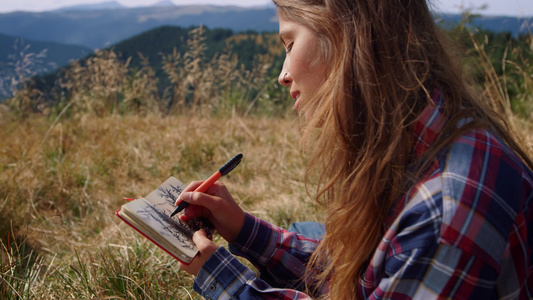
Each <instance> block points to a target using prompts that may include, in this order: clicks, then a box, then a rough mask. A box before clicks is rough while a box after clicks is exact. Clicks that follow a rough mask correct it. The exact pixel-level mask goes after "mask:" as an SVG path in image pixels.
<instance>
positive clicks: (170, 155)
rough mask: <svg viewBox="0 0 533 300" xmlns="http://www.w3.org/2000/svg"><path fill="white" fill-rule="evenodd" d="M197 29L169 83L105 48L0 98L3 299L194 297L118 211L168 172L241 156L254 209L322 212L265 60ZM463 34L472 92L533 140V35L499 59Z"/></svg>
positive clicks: (167, 65) (204, 172) (241, 194)
mask: <svg viewBox="0 0 533 300" xmlns="http://www.w3.org/2000/svg"><path fill="white" fill-rule="evenodd" d="M196 33H197V34H196V35H193V37H192V38H191V40H189V41H188V43H189V50H188V51H187V53H186V54H185V55H179V54H177V53H175V52H174V53H169V54H164V57H163V59H162V61H163V66H162V69H163V70H164V71H165V72H166V76H167V77H168V82H169V84H168V86H167V87H166V88H165V90H164V91H162V92H161V91H159V89H158V85H157V79H156V77H155V74H154V71H153V69H152V68H151V67H150V65H149V64H148V63H146V64H145V65H144V67H142V68H137V69H132V68H130V67H129V65H128V61H121V60H119V59H118V58H117V56H116V55H115V53H113V51H111V50H107V51H101V52H98V53H97V54H96V55H95V56H94V57H92V58H91V59H89V60H88V61H86V62H83V63H81V62H74V63H72V65H71V67H70V69H69V70H68V71H67V72H65V73H63V74H62V77H61V78H58V83H57V86H58V90H57V91H56V92H55V93H53V94H52V95H53V96H54V98H53V101H50V99H47V98H46V97H44V96H43V95H44V93H43V92H42V91H39V90H38V89H36V88H35V87H34V86H33V85H31V81H26V80H25V78H19V82H18V83H19V85H17V87H18V88H17V89H16V90H15V93H14V95H13V97H12V98H11V99H9V100H8V101H6V102H5V103H4V104H1V105H0V128H2V129H1V130H0V140H1V141H2V142H1V145H0V214H1V215H2V219H0V248H1V249H0V255H1V257H0V299H169V298H174V299H200V297H199V295H197V294H196V293H195V292H193V291H192V280H193V278H192V277H191V276H189V275H187V274H186V273H185V272H182V271H180V270H179V269H178V268H177V264H176V262H175V260H174V259H173V258H171V257H170V256H169V255H167V254H166V253H165V252H163V251H162V250H160V249H159V248H157V247H156V246H154V245H153V244H151V243H150V242H148V241H147V240H146V239H145V238H144V237H142V236H140V235H139V234H137V233H136V232H135V231H134V230H133V229H131V228H130V227H128V226H127V225H126V224H123V223H122V222H121V221H120V220H119V219H118V218H117V217H116V216H115V215H114V213H115V211H116V210H117V209H119V208H120V206H121V205H122V204H123V203H124V201H125V200H124V199H125V198H134V197H137V196H142V195H146V194H147V193H149V192H150V191H152V190H153V189H154V188H156V187H157V186H158V185H159V184H160V183H161V182H163V181H164V180H165V179H166V178H168V177H169V176H175V177H177V178H179V179H180V180H181V181H183V182H189V181H192V180H198V179H203V178H206V177H207V176H209V175H210V174H211V173H212V172H213V171H214V170H216V169H218V167H219V166H220V164H221V163H224V162H225V161H227V159H228V158H230V157H233V156H234V155H235V154H237V153H243V154H244V159H243V161H242V163H241V164H240V165H239V166H238V168H237V169H235V171H233V172H232V173H230V174H229V175H228V176H227V177H225V178H223V182H224V183H225V184H226V185H227V186H228V188H229V189H230V190H231V191H232V193H233V195H234V196H235V199H236V200H237V202H238V203H239V204H241V205H242V206H243V208H244V209H245V210H246V211H249V212H251V213H253V214H255V215H257V216H259V217H261V218H263V219H265V220H267V221H270V222H273V223H275V224H278V225H280V226H282V227H288V226H289V224H290V223H291V222H296V221H302V220H316V221H320V220H322V218H323V216H322V215H321V214H320V209H318V208H317V207H316V205H315V204H314V203H313V201H312V195H310V193H312V191H313V189H312V187H311V186H309V187H308V190H309V191H307V190H306V186H305V185H304V182H303V177H304V171H305V155H304V154H303V153H302V151H301V150H300V147H299V144H298V140H299V134H300V126H301V120H299V117H298V116H297V114H296V113H295V112H294V111H293V110H292V108H291V107H292V104H293V103H292V100H290V99H289V97H288V95H286V94H287V91H286V90H284V89H282V88H280V87H279V86H278V84H277V82H276V78H275V76H273V75H272V74H271V72H269V66H270V65H269V60H270V57H268V56H262V57H257V65H256V66H254V68H253V69H252V70H251V71H244V70H243V69H242V68H240V66H239V65H238V64H237V63H236V60H235V59H234V57H232V56H231V55H229V54H221V55H220V56H218V57H217V58H216V59H213V60H212V61H210V62H207V63H204V62H203V61H202V60H201V59H200V58H201V57H202V54H203V51H205V47H206V45H205V44H203V43H202V33H201V29H198V32H196ZM466 37H468V38H469V41H470V42H471V43H472V44H471V46H472V47H471V49H470V51H471V52H470V54H471V55H470V56H469V61H468V62H469V63H472V62H474V63H475V65H476V66H478V67H479V68H478V69H476V70H475V72H476V74H477V75H478V77H479V79H480V80H479V86H478V88H479V89H480V91H481V92H483V93H484V94H485V96H486V97H497V98H498V99H500V102H501V103H503V105H502V107H501V108H500V109H501V112H502V113H504V114H507V115H508V116H509V118H510V119H511V120H513V123H512V124H510V125H512V126H515V128H516V130H518V131H520V132H521V133H522V134H523V135H524V137H525V140H524V142H525V143H526V144H527V145H528V146H531V144H532V143H531V134H530V132H531V129H530V128H531V123H530V119H531V113H532V111H533V110H532V109H531V107H532V104H533V61H532V59H533V54H532V53H533V39H532V37H531V35H528V36H527V37H525V40H526V41H528V43H529V44H526V46H523V45H520V47H517V46H515V45H513V44H511V43H509V44H506V45H505V51H504V52H503V54H502V55H501V57H499V58H498V57H496V58H495V57H494V56H493V55H492V52H491V49H492V48H494V45H492V44H491V43H490V42H489V40H488V39H479V36H474V35H470V34H468V33H467V34H466ZM141 58H142V56H141ZM496 64H498V65H501V64H503V65H504V66H505V67H504V68H503V73H501V72H499V71H498V70H496V69H497V68H495V65H496ZM215 240H217V241H218V242H220V244H221V245H224V243H223V241H221V240H220V238H217V237H215Z"/></svg>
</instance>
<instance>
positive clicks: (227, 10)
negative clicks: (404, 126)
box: [0, 0, 533, 49]
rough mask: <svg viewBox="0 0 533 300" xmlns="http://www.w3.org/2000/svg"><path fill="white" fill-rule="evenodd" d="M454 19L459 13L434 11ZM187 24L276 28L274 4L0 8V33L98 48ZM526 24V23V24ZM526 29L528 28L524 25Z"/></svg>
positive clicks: (511, 20) (495, 25)
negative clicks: (39, 9)
mask: <svg viewBox="0 0 533 300" xmlns="http://www.w3.org/2000/svg"><path fill="white" fill-rule="evenodd" d="M437 18H439V19H446V20H449V21H454V22H457V21H458V20H460V18H461V16H460V15H443V16H437ZM526 20H527V21H529V24H533V17H531V18H529V19H518V18H516V17H479V18H477V19H475V21H474V22H475V25H476V26H482V27H483V28H485V29H488V30H492V31H495V32H499V31H509V32H511V33H512V34H513V35H515V36H516V35H518V34H519V32H520V31H521V30H522V32H524V31H525V30H527V28H523V27H524V26H523V24H524V21H526ZM165 25H170V26H180V27H185V28H187V27H190V26H199V25H204V26H207V27H209V28H225V29H231V30H233V31H235V32H243V31H248V30H252V31H257V32H265V31H267V32H275V31H277V30H278V22H277V18H276V10H275V8H274V7H271V6H267V7H237V6H215V5H187V6H176V5H174V4H173V3H172V2H170V1H168V0H163V1H160V2H157V3H156V4H154V5H152V6H148V7H136V8H129V7H125V6H123V5H121V4H120V3H118V2H116V1H111V2H104V3H99V4H94V5H77V6H71V7H65V8H62V9H59V10H55V11H49V12H41V13H30V12H12V13H5V14H0V33H2V34H5V35H10V36H16V37H22V38H25V39H28V40H36V41H49V42H56V43H63V44H73V45H80V46H84V47H88V48H91V49H96V48H98V49H102V48H105V47H107V46H109V45H112V44H115V43H118V42H120V41H122V40H125V39H127V38H129V37H132V36H134V35H136V34H140V33H142V32H145V31H148V30H150V29H153V28H156V27H160V26H165ZM526 27H527V26H526ZM530 30H531V29H530Z"/></svg>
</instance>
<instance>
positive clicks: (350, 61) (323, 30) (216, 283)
mask: <svg viewBox="0 0 533 300" xmlns="http://www.w3.org/2000/svg"><path fill="white" fill-rule="evenodd" d="M274 2H275V4H276V5H277V7H278V15H279V21H280V38H281V41H282V43H283V44H284V46H285V49H286V52H287V56H286V59H285V63H284V66H283V69H282V71H281V73H280V77H279V82H280V84H282V85H284V86H287V87H289V88H290V93H291V95H292V96H293V98H294V99H295V100H296V102H295V108H296V109H297V110H298V111H299V112H300V113H301V114H302V115H304V116H305V119H306V123H307V126H306V127H305V130H304V132H303V135H302V140H303V143H302V145H308V146H309V149H310V151H309V156H310V157H309V167H308V172H307V174H308V175H309V174H315V172H316V171H320V172H318V173H317V174H320V180H319V184H318V186H319V189H318V191H317V195H318V196H317V201H318V202H319V203H321V204H323V207H324V209H325V211H326V213H327V219H326V224H325V225H326V233H325V235H324V237H323V239H321V240H317V239H309V238H306V237H304V236H302V235H299V234H296V233H291V232H287V231H285V230H283V229H280V228H278V227H275V226H273V225H270V224H268V223H266V222H264V221H261V220H259V219H257V218H255V217H253V216H251V215H249V214H246V213H244V212H243V210H242V209H241V208H240V207H239V206H238V205H237V204H236V203H235V201H234V200H233V198H232V197H231V195H230V193H229V192H228V191H227V189H226V188H225V186H224V185H223V184H221V183H217V184H216V185H215V186H213V187H212V188H211V189H209V190H208V191H207V193H194V192H190V191H191V190H193V189H194V188H195V187H196V186H198V185H199V182H194V183H192V184H191V185H189V187H188V188H187V189H186V192H184V193H183V194H182V196H181V198H180V199H179V200H178V202H181V201H186V202H189V203H190V204H192V205H191V206H189V208H188V209H187V210H186V211H185V215H183V216H182V219H183V220H187V219H190V218H194V217H197V216H205V217H208V218H209V219H210V220H211V221H212V222H213V224H214V225H215V227H216V228H217V230H218V232H219V233H220V235H221V236H222V237H223V238H224V239H226V240H227V241H228V242H229V244H230V251H231V252H232V253H233V254H235V255H239V256H243V257H245V258H247V259H248V260H250V261H251V262H252V263H253V264H254V265H255V266H256V267H257V268H258V269H259V271H260V274H261V275H260V277H261V278H258V277H257V276H256V275H255V273H254V272H252V271H251V270H250V269H248V268H247V267H245V266H244V265H242V264H241V263H239V262H238V261H237V259H236V258H235V257H233V256H232V255H231V254H230V253H229V252H228V251H226V250H225V249H224V248H222V247H218V246H217V245H215V244H214V243H212V242H211V241H210V240H209V239H207V238H206V236H205V233H203V232H199V233H197V234H196V235H195V236H194V240H195V243H196V244H197V246H198V248H199V250H200V254H199V256H198V257H197V258H196V259H195V260H194V261H193V263H192V264H191V265H189V266H185V265H181V267H182V268H183V269H184V270H186V271H188V272H189V273H191V274H194V275H197V277H196V279H195V283H194V288H195V290H196V291H198V292H199V293H200V294H202V295H203V296H204V297H206V298H213V299H215V298H238V299H256V298H258V299H279V298H281V299H305V298H307V297H322V298H328V299H366V298H378V299H382V298H385V299H408V298H416V299H431V298H453V299H460V298H470V299H492V298H504V297H506V298H519V299H531V298H532V295H533V288H532V287H533V275H532V274H533V265H532V259H533V252H532V249H533V232H531V231H532V230H533V229H532V228H533V207H532V206H533V205H532V204H531V202H532V201H533V200H531V199H532V197H533V189H532V187H533V173H532V172H531V166H532V163H531V161H530V160H529V159H528V157H527V155H526V154H525V152H524V151H523V150H522V149H521V147H520V146H519V144H518V143H517V141H516V140H515V138H513V135H512V134H511V132H510V130H509V129H508V128H507V127H506V124H505V120H503V119H502V118H500V117H499V116H498V115H497V114H496V113H495V112H494V110H493V109H492V108H491V107H495V106H491V105H490V104H489V103H485V102H483V101H484V99H481V98H479V97H478V96H477V95H476V94H475V93H474V92H473V90H472V89H471V88H470V87H469V86H468V85H467V84H466V83H465V79H464V77H463V75H462V73H461V70H460V68H459V66H458V65H457V63H456V60H454V59H453V57H451V56H450V54H449V52H448V50H447V49H446V45H445V43H444V42H443V38H442V37H441V34H440V32H439V29H438V28H437V26H436V25H435V23H434V21H433V18H432V15H431V13H430V11H429V9H428V6H427V4H426V2H425V0H375V1H366V0H365V1H363V0H274ZM317 131H318V132H319V133H318V134H316V133H317Z"/></svg>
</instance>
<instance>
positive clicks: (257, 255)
mask: <svg viewBox="0 0 533 300" xmlns="http://www.w3.org/2000/svg"><path fill="white" fill-rule="evenodd" d="M318 242H319V240H314V239H307V238H305V237H303V236H301V235H298V234H296V233H292V232H288V231H286V230H284V229H282V228H279V227H277V226H274V225H271V224H269V223H267V222H265V221H263V220H260V219H258V218H256V217H254V216H252V215H249V214H246V219H245V222H244V226H243V229H242V230H241V232H240V233H239V236H238V237H237V240H236V241H235V242H234V243H233V244H231V245H230V251H231V252H232V253H233V254H235V255H239V256H242V257H244V258H246V259H248V260H249V261H250V262H251V263H252V264H254V266H255V267H256V268H257V269H258V270H259V273H260V276H261V277H260V278H259V277H257V275H256V274H255V273H254V272H253V271H251V270H250V269H248V268H247V267H246V266H244V265H243V264H241V263H240V262H239V261H238V260H237V259H236V258H235V257H234V256H233V255H231V254H230V253H229V252H228V251H227V250H226V249H224V248H222V247H221V248H219V249H218V250H217V251H216V252H215V253H214V254H213V255H212V256H211V257H210V258H209V260H208V261H207V262H206V263H205V264H204V266H203V267H202V269H201V270H200V272H199V273H198V276H197V277H196V279H195V282H194V290H195V291H197V292H198V293H200V294H201V295H202V296H204V297H205V298H206V299H308V298H309V297H308V296H307V295H305V294H304V293H302V291H303V290H304V288H305V285H304V283H303V281H302V278H304V275H305V268H306V263H307V261H308V259H309V257H310V255H311V254H312V253H313V251H314V249H316V246H317V244H318ZM274 287H276V288H274Z"/></svg>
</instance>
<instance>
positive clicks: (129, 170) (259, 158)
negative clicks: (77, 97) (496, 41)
mask: <svg viewBox="0 0 533 300" xmlns="http://www.w3.org/2000/svg"><path fill="white" fill-rule="evenodd" d="M50 123H51V122H50V121H49V120H47V119H46V118H44V117H40V118H32V119H28V120H26V121H24V122H23V123H20V124H16V123H13V122H11V121H9V118H2V119H1V121H0V127H1V128H5V129H6V130H3V131H1V132H0V138H1V139H2V141H4V142H3V143H2V145H1V146H0V189H1V190H0V195H1V197H2V199H1V200H2V202H5V203H4V204H3V206H0V207H2V209H1V212H2V215H4V216H9V217H8V218H7V219H4V221H1V226H3V227H2V233H3V235H4V237H3V240H4V241H6V240H11V241H13V238H14V237H15V238H20V237H25V238H26V241H25V244H26V245H27V246H28V248H29V247H32V248H33V247H34V248H35V249H37V250H36V251H37V252H38V253H39V255H41V256H42V257H43V258H44V261H45V262H46V269H50V270H51V271H49V272H48V275H50V276H52V277H50V278H54V280H52V282H51V283H48V285H46V284H45V283H44V281H47V280H44V279H43V278H41V277H39V279H40V280H43V283H41V284H36V285H35V289H33V290H32V292H35V293H36V294H37V296H39V297H40V296H43V295H40V294H39V293H40V292H41V290H39V287H41V288H43V289H44V288H45V287H50V284H51V285H52V292H51V293H50V294H49V297H51V298H57V297H59V298H61V297H64V296H66V295H67V296H69V297H70V296H76V297H80V296H81V297H82V298H84V297H89V296H91V297H93V296H98V297H104V296H112V295H113V294H112V292H116V290H111V291H106V290H105V289H103V287H102V286H103V283H102V282H99V281H98V282H97V281H96V277H97V275H98V274H100V273H101V272H102V269H103V268H104V267H102V264H103V263H104V261H103V259H104V258H105V259H107V260H112V261H114V263H113V264H108V265H107V266H108V268H114V269H118V270H114V272H116V273H115V274H114V275H115V276H118V275H121V274H128V270H130V269H129V267H128V266H129V265H130V264H131V263H132V259H133V260H136V259H137V260H139V263H143V266H144V269H143V270H144V271H143V272H144V273H146V274H155V272H157V270H156V269H157V268H161V267H162V265H163V266H165V268H170V269H169V271H168V272H167V273H168V274H166V275H165V276H169V277H176V278H181V277H183V279H182V281H180V282H181V283H180V284H178V285H177V286H178V287H173V288H172V289H171V291H173V292H176V293H178V294H179V295H181V296H183V294H181V293H183V292H185V291H187V292H186V293H188V292H189V291H190V288H191V284H190V283H191V279H190V277H188V276H184V275H183V274H182V273H181V272H180V271H178V270H177V269H176V264H175V263H174V262H172V261H170V260H169V258H167V257H166V256H167V255H166V254H164V253H163V252H162V251H160V250H159V249H156V248H154V247H153V246H150V245H149V243H147V242H145V241H144V240H143V239H142V237H139V235H138V234H136V233H135V232H134V231H133V230H131V229H130V228H129V227H127V226H124V224H122V223H121V222H119V220H118V219H117V218H116V217H115V216H114V212H115V211H116V210H117V209H118V208H119V207H120V205H121V204H122V203H123V201H124V200H123V197H135V196H138V195H146V194H147V193H148V192H150V191H152V190H153V189H154V188H155V187H156V186H157V185H158V184H159V183H161V182H162V181H164V180H165V179H166V178H167V177H168V176H170V175H174V176H176V177H178V178H180V179H181V180H182V181H184V182H188V181H191V180H197V179H202V178H205V177H207V176H208V175H210V173H211V172H213V170H215V169H217V168H218V167H219V165H220V164H221V163H223V162H225V161H226V160H227V159H228V158H229V157H231V156H233V155H235V154H236V153H239V152H242V153H243V154H244V159H243V162H242V163H241V165H239V167H238V168H237V169H236V170H235V171H234V172H232V173H231V174H229V175H228V177H227V178H226V179H224V182H225V183H226V184H227V186H228V188H229V189H230V190H231V191H232V193H233V195H234V196H235V198H236V200H237V201H238V202H240V203H241V205H242V206H243V207H244V208H245V209H246V210H248V211H252V212H253V213H255V214H256V215H258V216H260V217H262V218H264V219H266V220H269V221H273V222H274V223H277V224H280V225H283V226H288V224H289V223H290V222H293V221H297V220H299V218H302V217H304V216H305V218H306V219H313V218H315V219H319V218H320V217H319V216H318V215H317V214H316V213H315V210H314V208H313V205H311V204H310V203H311V202H310V201H309V200H308V197H307V196H306V194H305V191H304V186H303V183H302V182H301V179H302V178H303V164H304V161H303V157H302V155H301V153H300V151H299V148H298V135H299V132H298V124H297V121H296V118H294V119H289V118H279V119H268V118H264V117H247V118H243V117H238V116H233V117H231V118H226V119H222V118H203V117H197V116H192V117H186V116H177V117H161V116H158V115H148V116H145V117H134V116H125V117H119V116H113V115H110V116H107V117H105V118H96V117H94V116H91V115H86V116H84V117H82V118H80V119H79V120H75V121H74V120H66V121H63V122H61V123H57V124H55V125H51V124H50ZM15 124H16V125H15ZM7 220H12V221H13V223H10V222H7ZM8 232H9V233H8ZM6 233H8V235H9V236H10V237H9V238H8V237H6V236H5V235H6ZM19 242H20V241H19ZM132 245H135V246H132ZM132 247H133V248H132ZM133 249H137V250H136V251H133ZM132 251H133V252H132ZM148 252H149V254H147V253H148ZM135 253H141V254H143V253H144V254H143V255H144V256H141V257H142V258H143V259H145V258H146V257H151V258H150V260H152V262H149V261H142V259H140V258H138V257H137V256H135V255H134V254H135ZM128 256H130V257H129V258H128ZM131 256H133V258H132V257H131ZM145 256H146V257H145ZM10 257H12V255H11V256H10ZM136 257H137V258H136ZM73 268H74V269H76V270H77V271H75V272H74V273H72V270H73ZM83 270H85V271H83ZM40 272H42V270H41V271H40ZM100 275H101V274H100ZM152 276H153V275H152ZM50 278H49V279H50ZM158 280H159V281H162V280H163V279H162V278H159V279H158ZM172 281H173V283H174V284H175V283H176V282H175V281H174V278H172ZM67 283H68V284H69V285H71V286H72V287H71V289H67V290H69V293H67V294H65V289H63V288H61V287H62V286H63V287H64V286H65V285H66V284H67ZM90 286H92V288H93V291H90V290H89V289H88V287H90ZM54 287H55V288H54ZM98 289H103V290H98ZM176 289H177V290H176ZM75 290H77V291H78V292H79V291H81V290H83V291H85V292H81V294H76V293H74V291H75ZM146 293H148V292H146ZM147 295H153V294H150V293H148V294H147ZM162 295H163V296H168V295H169V294H162ZM118 296H120V297H126V295H118ZM160 296H161V295H160Z"/></svg>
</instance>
